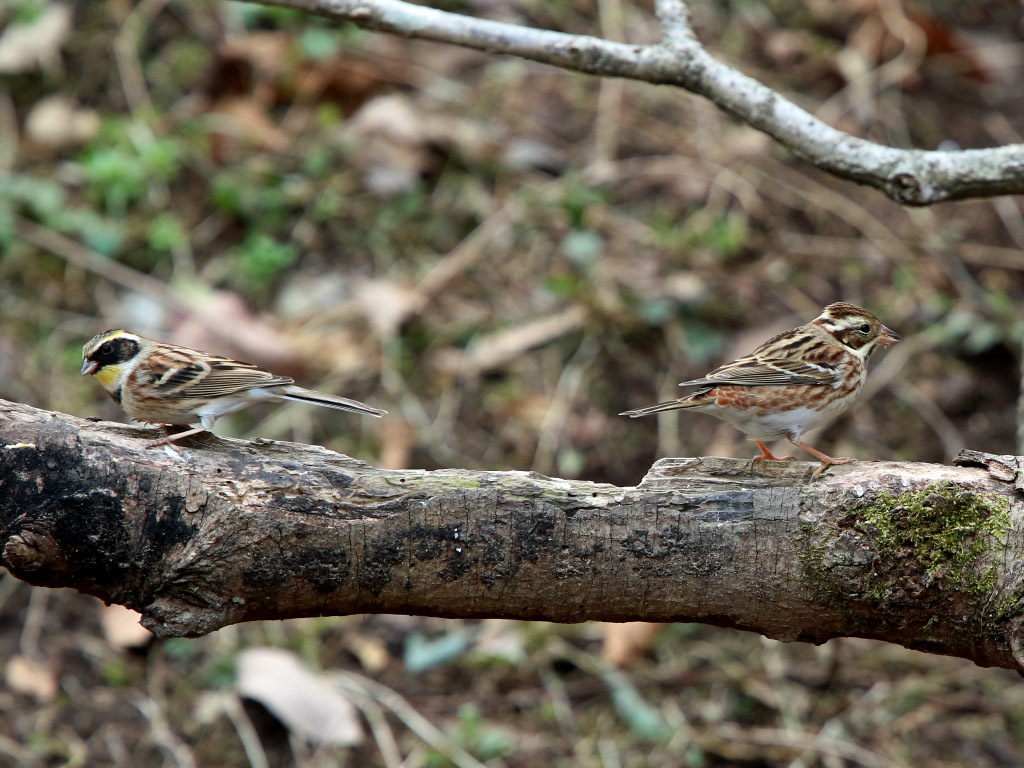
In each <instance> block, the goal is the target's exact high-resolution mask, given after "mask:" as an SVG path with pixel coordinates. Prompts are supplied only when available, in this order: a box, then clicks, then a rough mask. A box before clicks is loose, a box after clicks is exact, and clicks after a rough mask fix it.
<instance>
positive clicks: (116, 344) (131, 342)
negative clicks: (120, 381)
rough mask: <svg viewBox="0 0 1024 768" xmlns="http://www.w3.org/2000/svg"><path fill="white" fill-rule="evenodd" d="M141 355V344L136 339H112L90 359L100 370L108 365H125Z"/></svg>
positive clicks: (99, 347)
mask: <svg viewBox="0 0 1024 768" xmlns="http://www.w3.org/2000/svg"><path fill="white" fill-rule="evenodd" d="M137 354H139V342H137V341H136V340H135V339H126V338H120V339H111V340H110V341H105V342H103V343H102V344H100V345H99V346H98V347H97V348H96V350H95V351H94V352H93V353H92V354H91V355H89V359H90V360H92V361H93V362H94V363H96V364H97V365H98V366H99V367H100V368H103V367H104V366H107V365H117V364H118V363H125V362H128V361H129V360H131V359H132V358H133V357H135V356H136V355H137Z"/></svg>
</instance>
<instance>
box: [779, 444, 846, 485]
mask: <svg viewBox="0 0 1024 768" xmlns="http://www.w3.org/2000/svg"><path fill="white" fill-rule="evenodd" d="M786 439H787V440H789V442H791V443H792V444H793V445H795V446H796V447H797V448H802V449H803V450H805V451H807V452H808V453H809V454H811V456H813V457H814V458H816V459H817V460H818V461H820V462H821V465H820V466H819V467H818V468H817V469H816V470H814V472H812V473H811V477H812V478H815V477H817V476H818V475H820V474H821V473H822V472H824V471H825V470H826V469H828V468H829V467H831V466H832V465H833V464H851V463H853V462H855V461H856V459H851V458H850V457H849V456H839V457H832V456H829V455H828V454H825V453H822V452H821V451H819V450H817V449H815V448H811V446H809V445H808V444H807V443H801V442H800V441H799V440H794V439H793V438H792V436H790V435H786Z"/></svg>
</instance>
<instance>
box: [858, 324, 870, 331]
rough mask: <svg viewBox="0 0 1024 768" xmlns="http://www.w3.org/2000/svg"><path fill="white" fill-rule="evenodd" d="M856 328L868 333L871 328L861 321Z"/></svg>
mask: <svg viewBox="0 0 1024 768" xmlns="http://www.w3.org/2000/svg"><path fill="white" fill-rule="evenodd" d="M857 330H858V331H860V332H861V333H868V332H869V331H870V330H871V326H870V325H868V324H867V323H863V324H862V325H861V326H860V328H858V329H857Z"/></svg>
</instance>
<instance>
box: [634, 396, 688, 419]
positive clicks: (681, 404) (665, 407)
mask: <svg viewBox="0 0 1024 768" xmlns="http://www.w3.org/2000/svg"><path fill="white" fill-rule="evenodd" d="M697 405H700V403H693V402H690V401H689V400H686V399H682V400H669V401H668V402H665V403H657V404H655V405H648V406H647V407H646V408H637V409H636V410H633V411H623V412H622V413H620V414H619V416H629V417H630V418H631V419H635V418H637V417H639V416H648V415H650V414H652V413H660V412H661V411H674V410H676V409H677V408H693V407H695V406H697Z"/></svg>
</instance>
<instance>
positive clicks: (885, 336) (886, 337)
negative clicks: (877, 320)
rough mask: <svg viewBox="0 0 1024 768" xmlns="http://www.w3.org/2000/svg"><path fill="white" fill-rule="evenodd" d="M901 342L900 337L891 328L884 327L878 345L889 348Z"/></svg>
mask: <svg viewBox="0 0 1024 768" xmlns="http://www.w3.org/2000/svg"><path fill="white" fill-rule="evenodd" d="M899 340H900V335H899V334H898V333H896V331H894V330H892V329H891V328H886V327H885V326H884V325H883V326H882V333H881V334H879V336H878V343H879V344H881V345H882V346H883V347H888V346H889V345H890V344H895V343H896V342H897V341H899Z"/></svg>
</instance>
